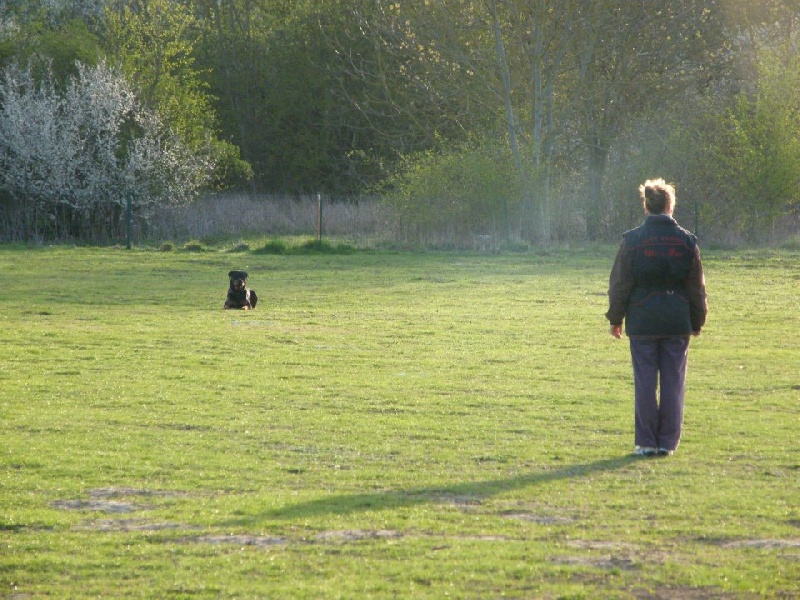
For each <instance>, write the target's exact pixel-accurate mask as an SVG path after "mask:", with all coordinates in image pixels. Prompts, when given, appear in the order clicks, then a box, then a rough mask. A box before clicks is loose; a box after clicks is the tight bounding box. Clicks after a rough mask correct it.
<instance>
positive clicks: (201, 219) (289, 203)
mask: <svg viewBox="0 0 800 600" xmlns="http://www.w3.org/2000/svg"><path fill="white" fill-rule="evenodd" d="M321 215H322V216H321V224H322V235H323V236H332V237H336V238H340V239H343V240H347V241H350V242H353V243H355V244H359V245H360V244H364V243H392V242H393V241H394V240H395V239H396V236H397V227H396V223H397V219H396V217H395V214H394V211H393V210H392V208H391V207H390V206H388V205H387V204H385V203H382V202H381V201H379V200H378V199H375V198H359V199H357V200H355V199H348V200H333V199H331V198H326V197H322V198H321ZM319 223H320V203H319V202H318V199H317V197H316V196H303V197H296V198H295V197H285V196H268V195H246V194H217V195H209V196H206V197H204V198H201V199H199V200H198V201H197V202H195V203H193V204H192V205H190V206H187V207H185V208H182V209H179V210H171V211H169V212H165V213H162V214H159V215H157V216H156V218H155V219H153V220H152V221H151V222H150V223H149V224H148V226H147V227H146V228H145V230H143V231H142V234H143V236H144V237H146V238H151V239H161V240H164V239H176V240H180V239H205V238H217V237H235V236H254V235H265V236H303V235H307V236H316V235H317V234H318V233H319Z"/></svg>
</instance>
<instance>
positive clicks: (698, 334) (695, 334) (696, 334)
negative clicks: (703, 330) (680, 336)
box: [692, 329, 700, 337]
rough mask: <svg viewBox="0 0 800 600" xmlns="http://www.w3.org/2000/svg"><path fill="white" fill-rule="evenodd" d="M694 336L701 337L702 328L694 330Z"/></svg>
mask: <svg viewBox="0 0 800 600" xmlns="http://www.w3.org/2000/svg"><path fill="white" fill-rule="evenodd" d="M692 337H700V330H699V329H698V330H697V331H693V332H692Z"/></svg>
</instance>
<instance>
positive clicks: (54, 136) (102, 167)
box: [0, 63, 213, 239]
mask: <svg viewBox="0 0 800 600" xmlns="http://www.w3.org/2000/svg"><path fill="white" fill-rule="evenodd" d="M212 169H213V164H211V163H210V160H209V159H208V158H207V157H203V156H197V155H191V154H190V153H189V152H188V151H187V150H186V147H185V146H184V145H183V144H182V143H181V142H180V140H179V139H177V137H176V136H175V135H173V134H172V133H171V132H170V130H169V129H168V128H167V127H166V126H165V125H164V123H163V121H162V120H161V119H160V118H159V117H158V115H157V114H155V113H153V112H152V111H149V110H146V109H145V108H144V107H143V106H142V105H141V104H140V103H138V102H137V100H136V97H135V95H134V93H133V92H132V91H131V88H130V87H129V86H128V84H127V83H126V81H125V80H124V78H123V77H122V76H121V75H120V74H119V73H118V72H116V71H114V70H112V69H110V68H109V67H108V66H107V65H106V64H105V63H100V64H98V65H97V66H95V67H87V66H84V65H78V75H77V76H76V77H75V78H74V79H72V80H70V81H68V82H67V83H66V84H65V85H64V86H63V87H59V86H58V84H56V83H55V81H54V79H53V78H52V77H48V78H45V79H43V80H36V79H35V77H34V76H33V75H32V73H31V69H30V68H28V69H20V68H17V67H9V68H7V69H6V70H5V71H4V72H3V73H2V76H1V77H0V190H2V194H1V195H0V210H2V209H3V208H5V210H6V212H7V214H6V216H5V219H4V222H5V224H6V225H5V226H6V229H13V234H12V233H11V232H9V231H7V232H5V237H6V238H8V237H33V236H52V237H78V238H84V239H87V238H88V239H98V238H114V237H118V236H120V235H121V233H122V231H123V227H124V221H125V220H124V214H125V209H126V206H127V204H128V202H130V203H131V206H132V209H133V211H134V214H135V215H136V217H137V218H138V219H146V218H147V217H148V215H149V214H150V213H151V212H152V210H153V209H154V208H156V207H164V206H170V205H181V204H185V203H187V202H189V201H191V199H192V198H193V197H194V196H195V195H196V194H197V192H198V190H199V189H200V188H201V187H202V186H203V184H204V183H205V181H206V180H207V178H208V176H209V174H210V173H211V171H212ZM12 210H13V211H15V214H16V215H17V220H16V221H14V222H13V223H12V220H11V219H10V218H9V216H8V213H9V212H10V211H12ZM20 218H21V219H23V220H24V223H23V222H21V221H20V220H19V219H20ZM12 224H13V226H14V227H13V228H11V227H10V225H12ZM23 229H24V230H25V231H24V232H23V231H21V230H23ZM0 235H2V232H0Z"/></svg>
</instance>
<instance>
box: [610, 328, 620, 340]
mask: <svg viewBox="0 0 800 600" xmlns="http://www.w3.org/2000/svg"><path fill="white" fill-rule="evenodd" d="M608 332H609V333H610V334H611V335H612V336H614V337H615V338H617V339H620V338H621V337H622V325H612V326H611V328H610V329H609V331H608Z"/></svg>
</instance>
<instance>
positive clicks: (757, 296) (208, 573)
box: [0, 246, 800, 599]
mask: <svg viewBox="0 0 800 600" xmlns="http://www.w3.org/2000/svg"><path fill="white" fill-rule="evenodd" d="M240 248H241V249H242V251H240V252H235V251H234V252H231V251H230V250H225V251H214V250H213V248H211V249H209V248H206V249H204V251H203V252H183V251H170V252H163V251H158V250H152V251H148V250H142V249H139V250H132V251H125V250H119V249H91V248H67V247H54V248H41V249H27V248H22V247H11V246H5V247H3V246H0V597H8V598H43V597H52V598H83V597H98V598H122V597H147V598H151V597H152V598H190V597H191V598H219V597H230V598H258V597H261V598H369V597H372V598H398V597H401V598H405V597H408V598H437V599H438V598H444V597H448V596H449V597H455V598H499V597H509V598H636V599H644V598H690V599H697V598H715V599H718V598H794V597H799V596H800V500H799V499H800V438H798V426H800V402H798V401H799V400H800V368H798V367H800V352H799V350H800V335H798V334H800V316H798V306H800V253H798V252H797V251H796V250H791V249H787V250H781V251H774V252H721V251H719V252H706V253H705V255H704V264H705V267H706V274H707V279H708V291H709V298H710V307H711V313H710V317H709V322H708V325H707V328H706V330H705V332H704V334H703V336H701V337H700V338H698V339H695V340H693V341H692V349H691V352H690V372H689V389H688V393H687V405H686V422H685V429H684V438H683V442H682V444H681V447H680V449H679V451H678V453H677V454H676V455H675V456H673V457H670V458H666V459H650V460H648V459H635V458H632V457H631V452H632V450H633V432H632V429H633V406H632V404H633V403H632V385H631V374H630V364H629V354H628V347H627V343H626V342H624V341H615V340H613V339H612V338H611V337H610V336H609V335H608V333H607V324H606V322H605V320H604V318H603V313H604V312H605V310H606V296H605V290H606V284H607V277H608V271H609V269H610V267H611V262H612V260H613V254H614V248H602V249H598V250H593V251H588V250H587V251H581V252H577V251H573V252H570V251H561V252H554V253H551V254H547V255H545V254H541V255H537V254H515V255H509V256H488V255H477V254H475V255H457V254H392V253H365V252H360V253H351V254H314V253H309V254H289V255H287V254H266V253H259V252H258V251H257V250H258V248H257V246H250V248H253V250H252V251H244V250H243V249H244V248H245V246H241V247H240ZM233 268H244V269H246V270H248V271H249V273H250V284H251V286H252V287H253V288H254V289H256V290H257V292H258V293H259V296H260V298H261V302H260V304H259V307H258V309H257V310H255V311H252V312H240V311H236V312H232V311H223V310H221V306H222V303H223V301H224V296H225V291H226V288H227V281H226V274H227V271H228V270H230V269H233Z"/></svg>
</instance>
